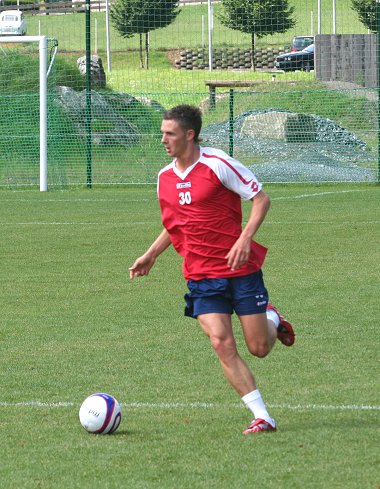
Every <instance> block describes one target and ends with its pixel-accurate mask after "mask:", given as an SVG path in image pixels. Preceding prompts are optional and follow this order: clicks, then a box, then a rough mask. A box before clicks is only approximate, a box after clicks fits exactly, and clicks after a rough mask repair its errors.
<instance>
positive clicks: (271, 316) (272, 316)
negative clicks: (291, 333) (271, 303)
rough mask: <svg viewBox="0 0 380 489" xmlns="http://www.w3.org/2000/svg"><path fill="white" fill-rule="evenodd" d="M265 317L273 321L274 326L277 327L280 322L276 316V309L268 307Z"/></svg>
mask: <svg viewBox="0 0 380 489" xmlns="http://www.w3.org/2000/svg"><path fill="white" fill-rule="evenodd" d="M267 319H269V321H272V322H274V324H275V325H276V328H278V326H279V324H280V318H279V317H278V314H277V313H276V311H274V310H273V309H269V310H268V311H267Z"/></svg>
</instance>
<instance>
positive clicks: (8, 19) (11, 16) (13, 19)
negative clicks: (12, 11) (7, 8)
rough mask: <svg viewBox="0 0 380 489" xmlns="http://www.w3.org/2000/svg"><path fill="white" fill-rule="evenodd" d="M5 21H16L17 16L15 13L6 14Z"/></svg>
mask: <svg viewBox="0 0 380 489" xmlns="http://www.w3.org/2000/svg"><path fill="white" fill-rule="evenodd" d="M2 20H3V22H16V20H17V17H16V16H15V15H4V17H3V19H2Z"/></svg>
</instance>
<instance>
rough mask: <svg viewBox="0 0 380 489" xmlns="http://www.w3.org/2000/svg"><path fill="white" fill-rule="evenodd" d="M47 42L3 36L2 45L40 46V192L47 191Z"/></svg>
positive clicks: (45, 38) (0, 41) (42, 39)
mask: <svg viewBox="0 0 380 489" xmlns="http://www.w3.org/2000/svg"><path fill="white" fill-rule="evenodd" d="M47 41H48V38H47V37H46V36H2V37H1V38H0V43H19V44H21V43H29V42H38V45H39V61H40V64H39V82H40V83H39V84H40V92H39V93H40V191H41V192H46V191H47V181H48V179H47Z"/></svg>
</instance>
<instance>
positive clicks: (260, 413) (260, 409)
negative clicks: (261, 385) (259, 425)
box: [241, 389, 276, 427]
mask: <svg viewBox="0 0 380 489" xmlns="http://www.w3.org/2000/svg"><path fill="white" fill-rule="evenodd" d="M241 399H242V401H243V402H244V404H245V405H246V406H247V408H248V409H250V411H251V412H252V414H253V415H254V417H255V419H258V418H261V419H264V420H265V421H267V422H268V423H270V424H271V425H272V426H273V427H275V426H276V422H275V421H274V419H272V418H271V417H270V416H269V413H268V411H267V408H266V407H265V404H264V401H263V398H262V397H261V394H260V392H259V390H258V389H256V390H254V391H252V392H249V393H248V394H246V395H245V396H243V397H242V398H241Z"/></svg>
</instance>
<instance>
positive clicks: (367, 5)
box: [351, 0, 377, 32]
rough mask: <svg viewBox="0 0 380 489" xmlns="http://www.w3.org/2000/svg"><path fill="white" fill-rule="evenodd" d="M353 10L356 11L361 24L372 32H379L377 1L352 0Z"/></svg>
mask: <svg viewBox="0 0 380 489" xmlns="http://www.w3.org/2000/svg"><path fill="white" fill-rule="evenodd" d="M351 8H352V10H356V12H357V14H358V17H359V20H360V22H362V23H363V24H364V25H365V26H366V27H368V29H369V30H370V31H372V32H377V15H376V13H377V2H376V0H351Z"/></svg>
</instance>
